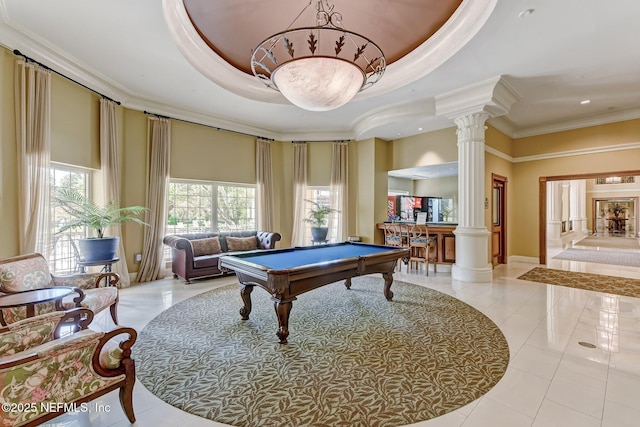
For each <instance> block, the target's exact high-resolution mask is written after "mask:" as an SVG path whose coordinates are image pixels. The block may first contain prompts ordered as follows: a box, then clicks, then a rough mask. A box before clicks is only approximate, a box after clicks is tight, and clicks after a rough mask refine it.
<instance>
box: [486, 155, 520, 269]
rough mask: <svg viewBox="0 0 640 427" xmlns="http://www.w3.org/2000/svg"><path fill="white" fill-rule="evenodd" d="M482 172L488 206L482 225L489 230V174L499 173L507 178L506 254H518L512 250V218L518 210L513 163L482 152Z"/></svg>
mask: <svg viewBox="0 0 640 427" xmlns="http://www.w3.org/2000/svg"><path fill="white" fill-rule="evenodd" d="M484 173H485V188H484V195H485V198H487V199H488V208H485V210H484V225H485V227H486V228H487V230H489V231H491V226H492V224H491V222H492V221H491V219H492V218H491V216H492V210H491V207H492V206H493V199H492V186H493V179H492V175H491V174H496V175H500V176H503V177H506V178H507V230H506V231H507V252H506V254H507V256H510V255H518V253H517V252H514V251H513V243H512V242H513V240H515V236H516V235H517V234H516V229H515V227H514V225H513V218H515V217H516V215H517V213H516V212H519V205H518V204H517V201H516V200H517V199H518V197H517V196H518V194H517V193H516V192H515V191H514V190H513V188H512V181H513V180H514V178H513V165H512V164H511V162H509V161H507V160H505V159H503V158H501V157H498V156H494V155H493V154H489V153H486V152H485V153H484ZM491 244H492V242H491V239H489V260H488V261H489V262H490V261H491V253H492V251H491Z"/></svg>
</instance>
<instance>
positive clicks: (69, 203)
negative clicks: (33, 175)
mask: <svg viewBox="0 0 640 427" xmlns="http://www.w3.org/2000/svg"><path fill="white" fill-rule="evenodd" d="M53 202H54V205H55V206H56V207H59V208H60V209H62V211H64V212H66V213H67V214H68V215H69V217H70V221H69V222H66V223H65V224H63V225H61V226H60V230H58V233H62V232H64V231H67V230H70V229H73V228H78V227H89V228H91V229H93V230H94V231H95V233H96V237H92V238H87V239H79V240H78V247H79V251H80V255H81V257H82V258H83V259H84V260H85V261H104V260H111V259H113V258H115V256H116V251H117V250H118V246H119V244H120V238H119V237H105V235H104V234H105V231H106V230H107V228H109V226H110V225H112V224H122V223H125V222H135V223H137V224H140V225H148V224H147V223H145V222H144V221H142V220H141V219H139V218H138V217H137V216H138V215H140V214H142V213H144V212H145V211H146V210H147V208H145V207H142V206H130V207H127V208H118V207H116V204H115V201H110V202H108V203H107V204H106V205H104V206H100V205H98V204H96V203H94V202H93V201H91V200H89V199H88V198H87V197H86V196H85V195H84V194H82V193H80V192H79V191H76V190H70V189H60V190H58V191H57V192H56V193H55V195H54V196H53Z"/></svg>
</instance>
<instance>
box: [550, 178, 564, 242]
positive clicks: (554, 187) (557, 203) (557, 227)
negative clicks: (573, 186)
mask: <svg viewBox="0 0 640 427" xmlns="http://www.w3.org/2000/svg"><path fill="white" fill-rule="evenodd" d="M546 185H547V245H551V246H562V239H561V236H562V181H547V184H546Z"/></svg>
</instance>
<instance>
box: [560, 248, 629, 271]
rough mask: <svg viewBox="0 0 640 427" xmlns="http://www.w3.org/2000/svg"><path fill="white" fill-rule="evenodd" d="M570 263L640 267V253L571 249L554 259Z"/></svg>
mask: <svg viewBox="0 0 640 427" xmlns="http://www.w3.org/2000/svg"><path fill="white" fill-rule="evenodd" d="M553 258H554V259H566V260H569V261H582V262H595V263H599V264H612V265H626V266H629V267H640V253H636V252H622V251H595V250H590V249H574V248H569V249H565V250H564V251H562V252H560V253H559V254H558V255H556V256H554V257H553Z"/></svg>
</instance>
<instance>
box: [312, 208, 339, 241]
mask: <svg viewBox="0 0 640 427" xmlns="http://www.w3.org/2000/svg"><path fill="white" fill-rule="evenodd" d="M306 201H307V203H310V204H311V205H312V207H311V209H310V210H309V214H308V215H307V218H305V219H304V221H305V222H308V223H310V224H311V236H312V238H313V241H314V242H324V241H326V240H327V233H328V232H329V228H328V227H327V224H328V223H329V215H331V214H332V213H334V212H339V211H338V210H337V209H333V208H331V207H329V206H327V205H325V204H321V203H318V202H315V201H313V200H306Z"/></svg>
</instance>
